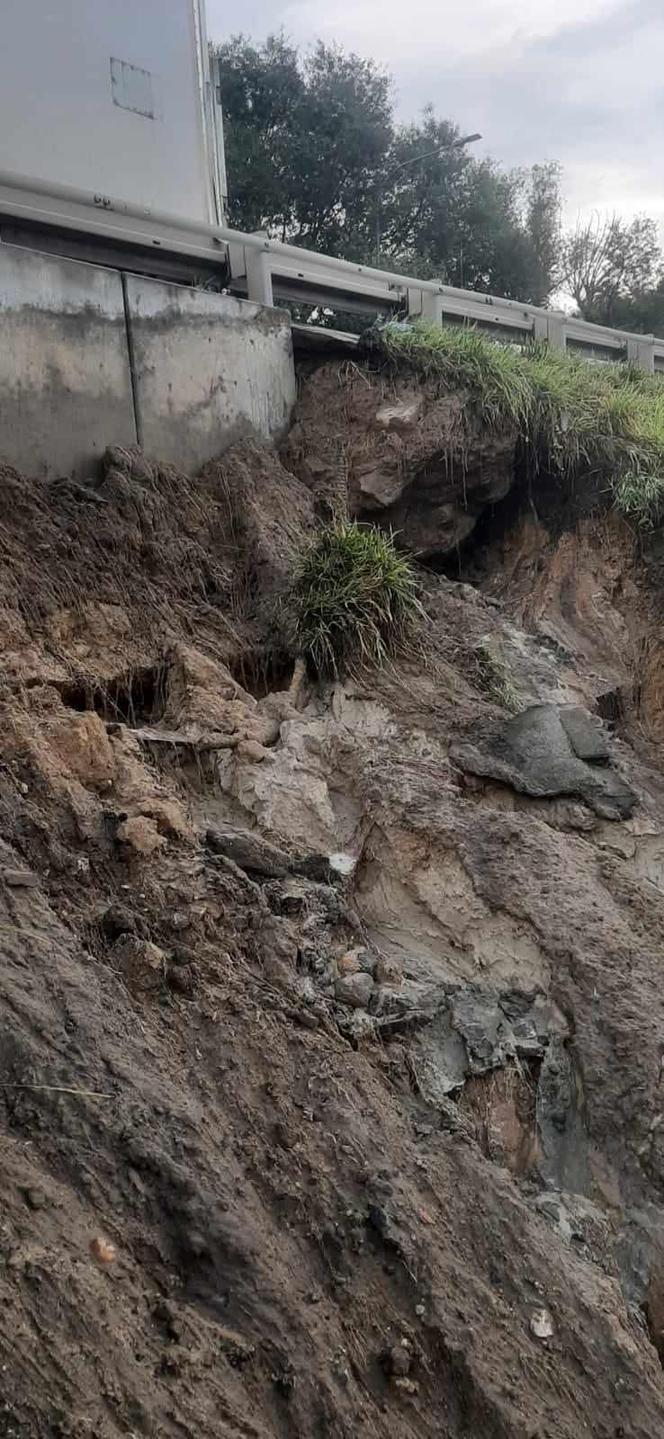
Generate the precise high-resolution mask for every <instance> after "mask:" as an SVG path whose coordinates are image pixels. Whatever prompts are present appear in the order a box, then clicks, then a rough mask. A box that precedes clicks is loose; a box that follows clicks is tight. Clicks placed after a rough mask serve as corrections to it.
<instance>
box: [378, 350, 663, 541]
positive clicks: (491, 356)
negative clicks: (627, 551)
mask: <svg viewBox="0 0 664 1439" xmlns="http://www.w3.org/2000/svg"><path fill="white" fill-rule="evenodd" d="M372 350H373V351H374V353H375V352H376V350H377V351H378V353H379V354H382V355H383V356H384V357H385V358H386V359H387V360H389V361H391V362H392V363H393V364H395V365H396V366H398V367H399V368H402V369H408V370H410V371H411V372H414V373H416V374H418V375H421V376H422V377H423V378H425V379H427V380H434V381H438V382H439V383H440V384H441V386H443V387H444V388H445V389H452V390H464V391H466V393H467V394H468V397H469V401H470V403H471V405H472V406H473V408H474V410H475V413H476V414H477V416H478V418H479V419H480V421H481V422H482V423H483V424H485V425H488V426H489V427H492V428H504V427H505V426H512V427H513V428H514V429H515V430H516V432H517V434H518V436H519V438H520V440H521V442H522V444H523V445H524V448H525V450H526V453H527V456H528V459H529V462H530V465H531V468H532V469H533V470H535V471H538V470H541V471H546V472H548V473H550V474H553V475H559V476H560V477H561V478H563V479H566V480H572V479H574V478H575V477H576V476H578V475H582V474H586V475H588V474H590V475H595V476H599V477H600V479H603V480H605V481H606V486H607V489H608V490H609V491H610V492H611V493H612V496H613V500H614V503H615V505H616V507H617V508H618V509H619V510H620V511H621V512H622V513H623V514H625V515H626V516H628V517H629V518H631V519H633V520H634V521H635V522H637V523H639V524H641V525H651V524H653V523H654V522H655V521H656V520H657V519H658V518H660V517H661V515H662V512H663V511H664V383H663V382H662V381H661V380H660V379H658V377H657V376H653V375H648V374H645V373H644V372H643V371H640V370H636V369H634V368H633V367H630V366H628V365H615V364H610V365H608V364H607V365H602V364H592V363H590V362H589V361H588V360H581V359H576V358H575V357H574V356H571V355H568V354H564V353H562V352H559V351H556V350H551V349H549V348H548V346H546V345H543V344H534V345H532V346H529V347H528V348H524V349H520V348H517V347H515V346H513V345H508V344H499V343H496V342H495V341H494V340H491V339H489V338H488V337H487V336H486V335H484V334H482V333H481V331H479V330H474V329H471V328H465V327H464V328H462V327H461V326H459V327H453V326H448V327H438V326H434V325H427V324H425V323H416V324H414V325H413V326H411V327H408V328H406V327H403V328H402V327H400V326H397V325H394V324H392V325H390V324H388V325H385V326H383V327H382V328H381V329H379V330H378V331H377V332H374V333H373V335H372Z"/></svg>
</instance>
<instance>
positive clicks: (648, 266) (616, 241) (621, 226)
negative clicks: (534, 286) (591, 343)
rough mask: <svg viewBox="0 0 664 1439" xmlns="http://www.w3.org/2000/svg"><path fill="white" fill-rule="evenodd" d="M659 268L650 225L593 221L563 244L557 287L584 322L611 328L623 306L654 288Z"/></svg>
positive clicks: (641, 220) (640, 218) (642, 220)
mask: <svg viewBox="0 0 664 1439" xmlns="http://www.w3.org/2000/svg"><path fill="white" fill-rule="evenodd" d="M661 267H662V256H661V252H660V248H659V242H658V238H657V226H656V224H655V221H654V220H650V219H648V218H647V217H646V216H645V215H637V217H636V219H634V220H631V221H630V222H628V221H626V220H622V219H621V218H620V216H619V215H607V216H604V217H602V216H600V215H593V217H592V218H591V219H590V220H588V221H585V222H579V224H578V225H577V227H576V229H575V230H574V231H573V232H572V233H571V234H570V235H568V236H567V238H566V241H565V244H564V249H563V262H562V282H563V284H564V286H565V288H566V289H567V290H569V293H570V294H571V296H572V299H573V300H574V302H575V304H576V305H577V307H578V310H579V314H580V315H581V316H582V317H583V319H584V320H592V321H594V322H595V323H596V324H602V325H613V326H615V325H617V323H618V315H619V313H623V314H624V312H625V302H628V303H629V302H633V301H634V300H635V299H636V297H638V296H643V295H644V293H646V292H648V291H651V290H653V289H654V288H655V286H656V285H657V281H658V276H659V273H660V272H661Z"/></svg>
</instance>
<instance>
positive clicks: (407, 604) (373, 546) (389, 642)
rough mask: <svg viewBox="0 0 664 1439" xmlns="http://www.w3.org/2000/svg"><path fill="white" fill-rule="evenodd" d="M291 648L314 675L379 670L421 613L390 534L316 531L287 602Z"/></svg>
mask: <svg viewBox="0 0 664 1439" xmlns="http://www.w3.org/2000/svg"><path fill="white" fill-rule="evenodd" d="M290 609H291V614H292V622H293V629H294V642H295V646H296V648H297V650H298V652H299V653H300V654H302V655H303V656H305V658H306V659H307V661H308V663H309V664H310V666H311V668H312V669H313V670H314V671H315V673H316V674H318V675H323V676H324V675H336V674H339V673H340V672H342V671H344V670H346V669H348V667H349V666H350V665H353V664H374V665H380V664H383V663H384V662H385V660H386V659H387V657H388V655H389V654H390V653H391V652H392V651H393V650H394V649H395V648H396V646H397V645H398V644H399V643H400V642H401V641H402V640H403V639H404V638H405V636H406V633H407V630H408V626H409V624H410V622H411V621H412V620H413V619H414V618H415V616H416V615H417V614H418V613H419V612H420V604H419V601H418V599H417V594H416V580H415V574H414V571H413V569H412V566H411V565H410V563H409V561H408V560H407V559H406V558H405V557H404V555H402V554H400V553H399V551H398V550H397V548H396V545H395V543H394V539H393V537H392V536H391V535H389V534H385V533H384V532H383V531H381V530H377V529H374V528H373V527H372V526H368V525H358V524H352V523H343V524H338V525H331V526H329V527H327V528H325V529H323V530H321V531H320V532H319V534H318V535H317V536H316V538H315V540H314V541H313V543H312V544H311V545H310V546H309V548H308V549H307V550H305V552H304V554H303V555H302V557H301V559H300V562H299V565H298V567H297V569H296V572H295V576H294V580H293V585H292V589H291V595H290Z"/></svg>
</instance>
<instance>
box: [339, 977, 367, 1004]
mask: <svg viewBox="0 0 664 1439" xmlns="http://www.w3.org/2000/svg"><path fill="white" fill-rule="evenodd" d="M373 989H374V982H373V979H372V976H371V975H370V974H362V973H359V972H358V973H356V974H343V975H341V976H340V977H339V979H337V980H336V981H335V985H334V992H335V995H336V997H337V999H338V1000H339V1003H340V1004H346V1005H348V1006H349V1008H351V1009H366V1007H367V1005H368V1003H369V1000H370V999H371V996H372V994H373Z"/></svg>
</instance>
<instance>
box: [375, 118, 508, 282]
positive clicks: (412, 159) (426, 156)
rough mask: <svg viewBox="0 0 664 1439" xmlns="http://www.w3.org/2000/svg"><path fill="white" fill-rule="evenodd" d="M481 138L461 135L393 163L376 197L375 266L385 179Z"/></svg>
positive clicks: (378, 258)
mask: <svg viewBox="0 0 664 1439" xmlns="http://www.w3.org/2000/svg"><path fill="white" fill-rule="evenodd" d="M481 139H482V136H481V135H479V134H477V135H461V136H460V137H459V139H458V140H452V141H451V143H450V144H448V145H445V144H443V145H436V147H435V149H434V150H425V151H424V153H423V154H421V155H410V156H409V157H408V159H407V160H401V161H400V163H399V164H398V165H395V166H394V168H393V169H392V170H390V172H389V174H388V175H387V176H386V177H385V180H384V182H383V184H382V185H381V187H380V189H379V191H378V194H377V197H376V266H377V267H378V268H380V240H381V232H380V223H381V209H382V202H383V192H384V188H385V185H386V183H387V181H388V180H391V179H392V176H393V175H397V174H398V173H399V170H404V169H405V168H406V166H408V165H416V164H417V163H418V161H419V160H430V159H431V158H432V156H434V155H440V154H441V152H442V153H444V152H445V151H447V150H462V149H463V146H464V145H472V144H473V143H474V141H475V140H481Z"/></svg>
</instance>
